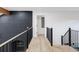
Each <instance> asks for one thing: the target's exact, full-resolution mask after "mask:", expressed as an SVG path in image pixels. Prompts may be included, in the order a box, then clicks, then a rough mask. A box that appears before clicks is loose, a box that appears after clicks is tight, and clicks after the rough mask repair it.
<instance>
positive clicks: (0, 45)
mask: <svg viewBox="0 0 79 59" xmlns="http://www.w3.org/2000/svg"><path fill="white" fill-rule="evenodd" d="M30 29H32V27H30V28H28V29H27V30H25V31H23V32H21V33H19V34H17V35H16V36H14V37H12V38H11V39H9V40H7V41H5V42H4V43H2V44H0V47H2V46H4V45H5V44H7V43H9V42H10V41H12V40H14V39H15V38H17V37H19V36H20V35H22V34H24V33H26V32H27V31H29V30H30Z"/></svg>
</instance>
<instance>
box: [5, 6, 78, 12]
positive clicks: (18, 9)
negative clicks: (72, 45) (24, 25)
mask: <svg viewBox="0 0 79 59" xmlns="http://www.w3.org/2000/svg"><path fill="white" fill-rule="evenodd" d="M4 8H5V9H7V10H10V11H16V10H17V11H38V12H52V11H79V7H4Z"/></svg>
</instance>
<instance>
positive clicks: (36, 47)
mask: <svg viewBox="0 0 79 59" xmlns="http://www.w3.org/2000/svg"><path fill="white" fill-rule="evenodd" d="M26 51H27V52H77V51H76V50H75V49H73V48H72V47H69V46H64V45H53V46H51V45H50V42H49V41H48V39H47V38H45V37H44V36H42V35H40V36H38V37H34V38H32V40H31V43H30V44H29V47H28V49H27V50H26Z"/></svg>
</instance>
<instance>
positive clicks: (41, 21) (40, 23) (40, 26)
mask: <svg viewBox="0 0 79 59" xmlns="http://www.w3.org/2000/svg"><path fill="white" fill-rule="evenodd" d="M37 35H44V36H45V17H44V16H41V15H38V16H37Z"/></svg>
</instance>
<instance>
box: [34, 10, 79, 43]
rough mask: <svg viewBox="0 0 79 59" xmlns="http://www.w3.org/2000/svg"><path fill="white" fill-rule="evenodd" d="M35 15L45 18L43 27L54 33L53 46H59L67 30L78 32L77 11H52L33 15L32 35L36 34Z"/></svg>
mask: <svg viewBox="0 0 79 59" xmlns="http://www.w3.org/2000/svg"><path fill="white" fill-rule="evenodd" d="M37 15H44V16H45V27H52V28H53V31H54V35H53V36H54V38H53V39H54V44H55V43H56V44H61V35H63V34H64V33H65V32H66V31H67V30H68V28H69V27H70V28H72V29H75V30H79V11H64V10H63V11H52V12H39V11H36V12H34V13H33V28H34V30H33V32H34V33H33V35H34V36H36V35H37V34H36V32H37V28H36V25H37V19H36V16H37Z"/></svg>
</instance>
